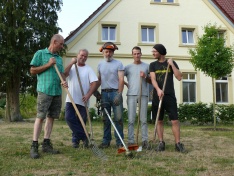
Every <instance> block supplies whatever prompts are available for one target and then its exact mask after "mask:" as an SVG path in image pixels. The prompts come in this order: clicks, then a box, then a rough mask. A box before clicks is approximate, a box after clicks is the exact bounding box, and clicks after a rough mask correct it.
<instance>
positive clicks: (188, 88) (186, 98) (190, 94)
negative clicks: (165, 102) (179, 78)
mask: <svg viewBox="0 0 234 176" xmlns="http://www.w3.org/2000/svg"><path fill="white" fill-rule="evenodd" d="M183 102H184V103H194V102H196V75H195V74H194V73H183Z"/></svg>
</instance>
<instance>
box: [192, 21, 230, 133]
mask: <svg viewBox="0 0 234 176" xmlns="http://www.w3.org/2000/svg"><path fill="white" fill-rule="evenodd" d="M220 31H221V30H220V27H217V25H216V24H214V25H211V24H207V25H206V26H205V27H204V35H203V36H202V37H199V38H198V44H197V47H196V48H195V49H189V53H190V55H191V60H190V62H191V63H192V64H193V66H194V68H195V70H201V71H202V72H204V74H205V75H207V76H210V77H211V78H212V88H213V117H214V128H215V129H216V117H215V102H216V101H215V79H217V78H221V77H224V76H227V75H229V74H230V73H231V72H232V69H233V66H234V64H233V59H234V58H233V56H234V52H233V48H232V47H231V46H230V47H228V46H225V41H226V39H225V37H224V36H221V35H220Z"/></svg>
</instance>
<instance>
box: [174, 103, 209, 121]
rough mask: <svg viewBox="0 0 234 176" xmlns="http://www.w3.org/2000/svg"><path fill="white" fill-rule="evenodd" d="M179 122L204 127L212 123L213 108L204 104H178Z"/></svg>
mask: <svg viewBox="0 0 234 176" xmlns="http://www.w3.org/2000/svg"><path fill="white" fill-rule="evenodd" d="M178 114H179V119H180V121H181V122H185V121H187V122H191V124H196V125H204V124H209V123H212V122H213V106H212V104H210V105H208V104H206V103H202V102H199V103H194V104H180V105H179V108H178Z"/></svg>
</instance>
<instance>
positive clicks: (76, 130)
mask: <svg viewBox="0 0 234 176" xmlns="http://www.w3.org/2000/svg"><path fill="white" fill-rule="evenodd" d="M76 107H77V109H78V111H79V112H80V115H81V117H82V119H83V121H84V123H85V124H86V121H87V112H86V108H85V107H84V106H81V105H77V104H76ZM65 119H66V122H67V125H68V126H69V128H70V129H71V131H72V143H79V141H80V140H82V141H83V140H85V139H86V138H87V136H86V135H85V132H84V128H83V126H82V124H81V122H80V120H79V117H78V116H77V114H76V112H75V109H74V107H73V105H72V103H68V102H67V103H66V108H65Z"/></svg>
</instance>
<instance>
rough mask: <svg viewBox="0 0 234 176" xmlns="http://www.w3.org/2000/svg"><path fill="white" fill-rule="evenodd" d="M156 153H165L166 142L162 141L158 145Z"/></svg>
mask: <svg viewBox="0 0 234 176" xmlns="http://www.w3.org/2000/svg"><path fill="white" fill-rule="evenodd" d="M155 150H156V152H163V151H165V142H164V141H160V142H159V143H158V146H157V147H156V149H155Z"/></svg>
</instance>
